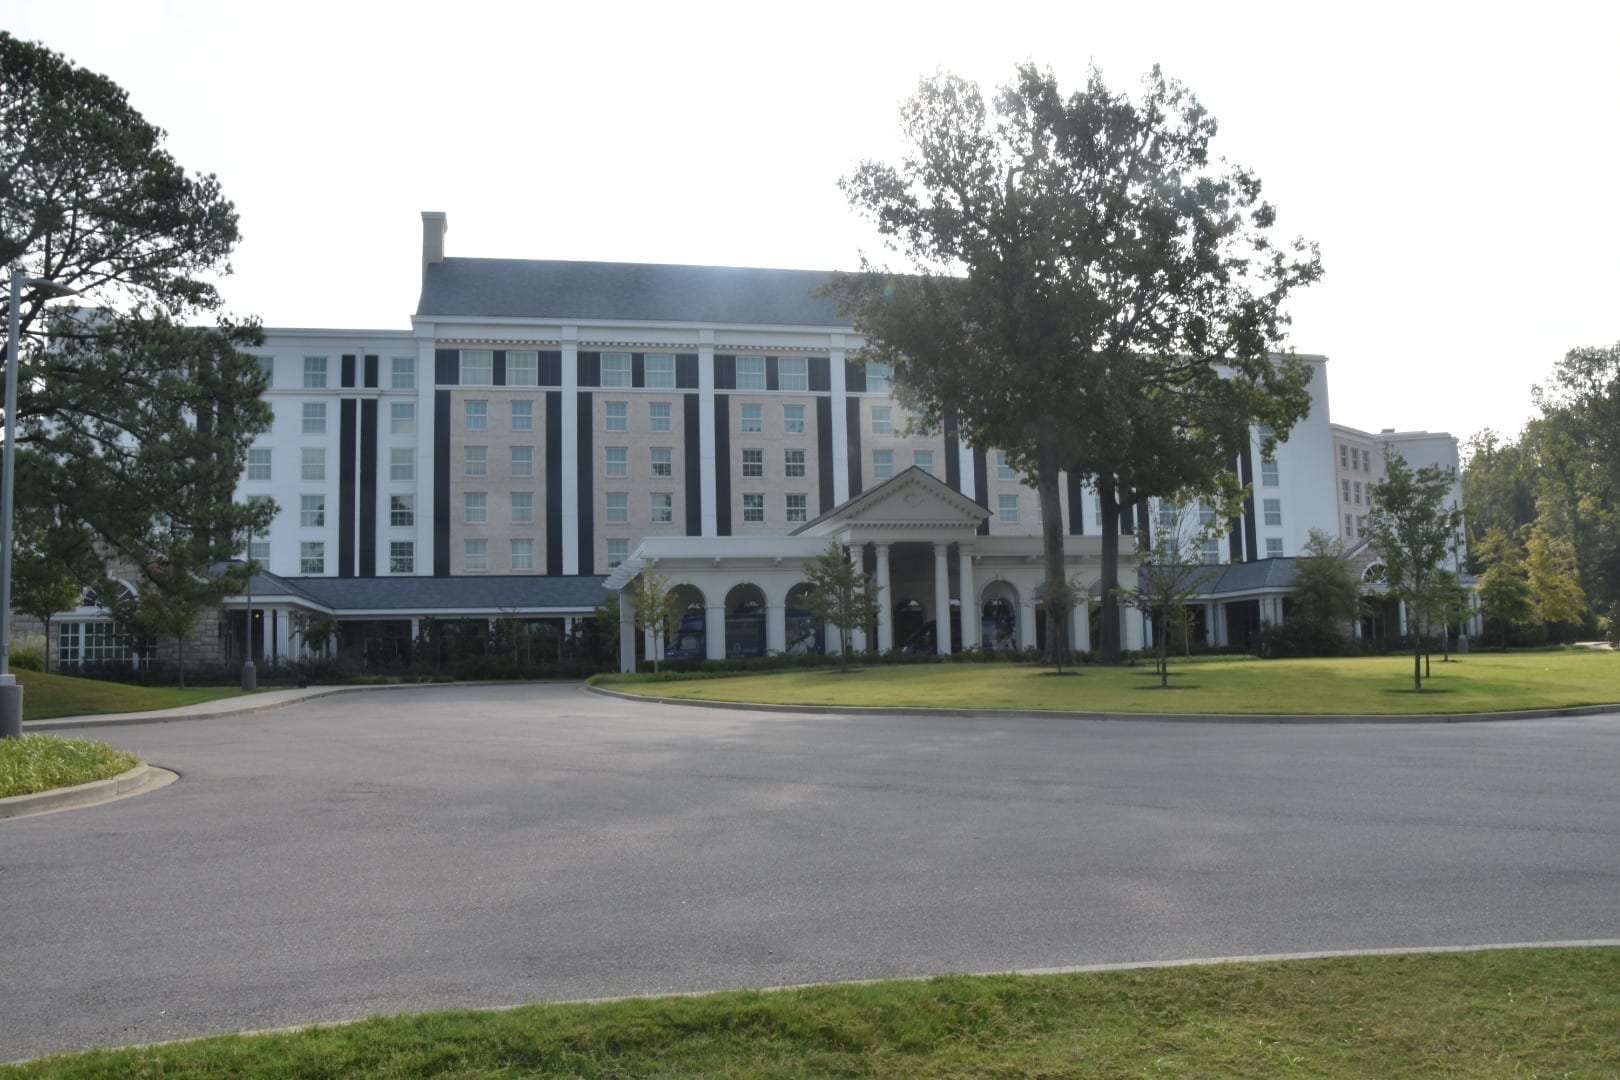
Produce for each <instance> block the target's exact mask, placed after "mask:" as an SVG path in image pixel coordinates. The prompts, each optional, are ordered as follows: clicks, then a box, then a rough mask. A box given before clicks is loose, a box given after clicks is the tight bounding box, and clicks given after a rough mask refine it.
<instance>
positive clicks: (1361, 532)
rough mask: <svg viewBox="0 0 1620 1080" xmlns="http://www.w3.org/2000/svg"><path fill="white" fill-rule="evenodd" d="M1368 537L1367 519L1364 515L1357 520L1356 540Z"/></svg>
mask: <svg viewBox="0 0 1620 1080" xmlns="http://www.w3.org/2000/svg"><path fill="white" fill-rule="evenodd" d="M1366 535H1367V517H1366V515H1365V514H1363V515H1362V516H1361V517H1358V518H1356V539H1357V540H1359V539H1361V538H1362V537H1364V536H1366Z"/></svg>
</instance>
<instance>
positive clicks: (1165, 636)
mask: <svg viewBox="0 0 1620 1080" xmlns="http://www.w3.org/2000/svg"><path fill="white" fill-rule="evenodd" d="M1161 621H1163V622H1164V624H1165V625H1164V628H1163V629H1162V630H1160V631H1159V689H1161V690H1167V689H1169V687H1170V620H1169V617H1168V616H1166V617H1165V618H1164V619H1163V620H1161Z"/></svg>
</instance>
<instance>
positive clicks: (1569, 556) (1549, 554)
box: [1524, 526, 1587, 639]
mask: <svg viewBox="0 0 1620 1080" xmlns="http://www.w3.org/2000/svg"><path fill="white" fill-rule="evenodd" d="M1524 566H1525V572H1526V574H1527V576H1528V578H1529V586H1530V603H1531V605H1532V606H1533V607H1534V608H1535V612H1536V618H1538V619H1540V620H1541V621H1542V622H1544V623H1546V624H1548V625H1549V626H1554V627H1558V628H1560V630H1559V637H1560V639H1562V627H1563V626H1565V625H1568V624H1578V623H1581V622H1584V621H1585V619H1586V611H1587V608H1586V594H1585V592H1584V591H1583V590H1582V589H1581V577H1580V569H1579V567H1578V566H1577V563H1576V557H1575V545H1574V544H1573V543H1572V542H1571V541H1569V540H1566V539H1564V538H1562V537H1557V536H1552V535H1550V534H1549V532H1548V530H1547V529H1545V528H1543V527H1541V526H1537V527H1536V528H1534V529H1532V530H1531V531H1530V539H1529V540H1528V541H1526V542H1525V561H1524Z"/></svg>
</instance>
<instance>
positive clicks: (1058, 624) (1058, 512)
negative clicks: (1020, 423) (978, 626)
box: [945, 418, 1074, 671]
mask: <svg viewBox="0 0 1620 1080" xmlns="http://www.w3.org/2000/svg"><path fill="white" fill-rule="evenodd" d="M1039 423H1040V425H1041V428H1042V429H1045V428H1046V427H1048V426H1050V425H1051V424H1053V423H1055V421H1051V420H1049V419H1047V418H1042V419H1041V420H1040V421H1039ZM1035 487H1036V489H1037V490H1038V491H1039V492H1040V496H1041V506H1042V507H1043V508H1044V509H1043V511H1042V513H1041V549H1042V554H1043V556H1044V557H1045V560H1046V596H1047V598H1048V603H1047V605H1046V661H1047V663H1049V664H1056V665H1057V667H1058V670H1059V671H1061V670H1062V669H1063V665H1064V663H1065V662H1067V660H1068V659H1069V635H1068V623H1069V620H1068V616H1067V614H1066V613H1065V612H1063V611H1061V610H1057V609H1060V608H1061V607H1062V604H1061V603H1057V602H1056V601H1058V600H1059V598H1060V597H1062V596H1063V595H1064V588H1065V586H1066V585H1067V584H1068V573H1067V567H1066V566H1065V565H1064V562H1063V513H1062V506H1063V503H1062V501H1061V496H1060V495H1059V494H1058V460H1057V451H1056V450H1055V449H1054V448H1053V447H1052V445H1051V440H1049V439H1042V440H1041V442H1040V445H1039V447H1038V448H1037V451H1036V455H1035ZM1073 512H1074V510H1073V508H1070V513H1073ZM964 607H965V605H964ZM963 617H964V618H966V617H967V612H966V611H965V610H964V611H963ZM945 632H946V633H949V632H950V631H949V629H947V630H946V631H945Z"/></svg>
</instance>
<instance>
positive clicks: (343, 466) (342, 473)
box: [338, 356, 359, 577]
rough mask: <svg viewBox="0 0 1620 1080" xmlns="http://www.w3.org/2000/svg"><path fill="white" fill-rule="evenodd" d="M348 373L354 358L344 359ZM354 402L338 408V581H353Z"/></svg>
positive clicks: (350, 400)
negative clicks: (345, 578) (341, 579)
mask: <svg viewBox="0 0 1620 1080" xmlns="http://www.w3.org/2000/svg"><path fill="white" fill-rule="evenodd" d="M344 359H345V360H348V361H351V362H350V363H349V364H348V368H349V371H350V373H353V371H354V364H353V363H352V361H353V360H354V357H352V356H349V357H344ZM357 404H359V403H358V402H357V401H355V399H354V398H344V399H343V401H342V403H341V404H340V405H339V406H338V409H339V412H338V415H339V417H340V418H341V419H340V420H339V421H338V577H354V510H355V506H354V496H355V464H356V462H355V456H354V449H355V447H354V434H355V406H356V405H357Z"/></svg>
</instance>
